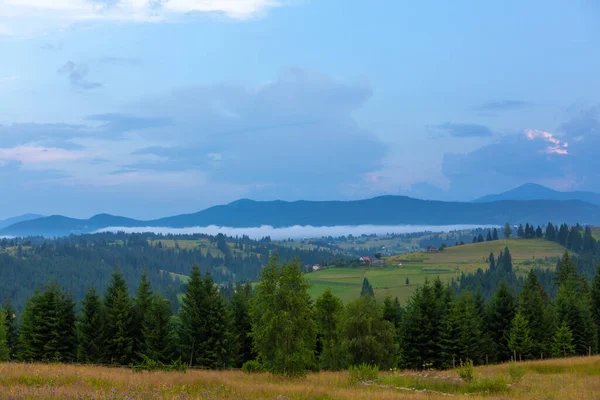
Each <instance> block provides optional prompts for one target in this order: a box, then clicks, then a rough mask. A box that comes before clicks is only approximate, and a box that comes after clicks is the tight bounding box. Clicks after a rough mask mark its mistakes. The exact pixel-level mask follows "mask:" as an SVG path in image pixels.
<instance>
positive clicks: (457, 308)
mask: <svg viewBox="0 0 600 400" xmlns="http://www.w3.org/2000/svg"><path fill="white" fill-rule="evenodd" d="M477 308H478V304H476V303H475V301H474V298H473V295H472V294H471V293H470V292H465V293H463V294H461V295H460V296H459V297H458V298H456V299H455V300H454V301H453V302H452V304H451V305H450V309H449V312H448V314H447V315H446V318H445V320H444V328H443V329H444V331H443V334H442V337H443V341H442V344H443V346H442V352H443V353H444V356H445V365H444V366H446V367H454V366H456V365H457V364H458V362H459V360H462V361H466V360H467V359H470V360H473V362H475V363H476V364H481V363H482V362H483V360H484V357H485V343H484V338H483V333H482V326H483V320H482V319H481V317H480V315H479V312H478V309H477Z"/></svg>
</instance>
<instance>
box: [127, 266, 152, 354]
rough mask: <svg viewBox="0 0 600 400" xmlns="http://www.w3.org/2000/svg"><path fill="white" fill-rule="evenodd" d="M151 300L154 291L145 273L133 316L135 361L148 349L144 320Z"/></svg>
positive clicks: (137, 294)
mask: <svg viewBox="0 0 600 400" xmlns="http://www.w3.org/2000/svg"><path fill="white" fill-rule="evenodd" d="M151 300H152V291H151V290H150V281H149V280H148V275H147V274H146V272H145V271H144V273H143V274H142V277H141V279H140V283H139V285H138V288H137V292H136V295H135V300H134V302H133V309H132V313H133V314H132V331H131V335H132V337H133V346H132V357H133V358H134V359H138V360H139V359H140V357H141V354H146V349H145V348H144V346H145V343H146V340H145V338H144V335H143V331H142V328H143V325H144V320H145V319H146V314H147V313H148V310H149V309H150V302H151Z"/></svg>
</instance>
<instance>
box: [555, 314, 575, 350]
mask: <svg viewBox="0 0 600 400" xmlns="http://www.w3.org/2000/svg"><path fill="white" fill-rule="evenodd" d="M573 354H575V346H573V334H572V333H571V330H570V329H569V327H568V326H567V324H566V323H565V322H563V323H562V324H561V325H560V327H559V328H558V329H557V330H556V333H555V334H554V338H553V340H552V356H553V357H567V356H571V355H573Z"/></svg>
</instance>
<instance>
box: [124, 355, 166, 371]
mask: <svg viewBox="0 0 600 400" xmlns="http://www.w3.org/2000/svg"><path fill="white" fill-rule="evenodd" d="M131 368H132V369H133V370H134V371H158V370H164V369H165V364H163V363H161V362H160V361H156V360H153V359H151V358H150V357H147V356H145V355H142V362H140V363H138V364H134V365H131Z"/></svg>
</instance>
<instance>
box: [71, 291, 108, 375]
mask: <svg viewBox="0 0 600 400" xmlns="http://www.w3.org/2000/svg"><path fill="white" fill-rule="evenodd" d="M81 308H82V310H81V315H80V317H79V319H78V321H77V338H78V347H77V359H78V360H79V361H80V362H85V363H96V364H98V363H102V362H103V361H104V359H103V356H104V351H105V347H104V309H103V307H102V302H101V301H100V297H99V296H98V295H97V294H96V289H95V288H90V289H89V290H88V292H87V293H86V295H85V299H84V300H83V303H82V307H81Z"/></svg>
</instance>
